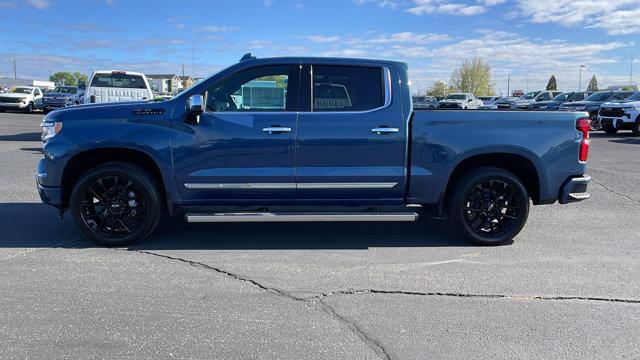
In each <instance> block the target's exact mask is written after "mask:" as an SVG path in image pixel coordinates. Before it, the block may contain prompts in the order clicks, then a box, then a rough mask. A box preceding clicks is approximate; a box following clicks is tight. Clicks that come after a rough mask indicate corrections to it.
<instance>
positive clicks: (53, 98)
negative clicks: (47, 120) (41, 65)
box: [42, 86, 84, 112]
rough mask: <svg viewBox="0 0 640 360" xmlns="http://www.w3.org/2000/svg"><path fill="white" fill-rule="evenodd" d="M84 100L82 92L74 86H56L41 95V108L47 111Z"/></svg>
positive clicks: (78, 103)
mask: <svg viewBox="0 0 640 360" xmlns="http://www.w3.org/2000/svg"><path fill="white" fill-rule="evenodd" d="M83 102H84V93H83V92H82V91H79V90H78V87H76V86H56V88H55V89H54V90H53V91H49V92H46V93H45V94H44V96H43V97H42V110H44V112H48V111H50V110H55V109H59V108H63V107H67V106H71V105H80V104H82V103H83Z"/></svg>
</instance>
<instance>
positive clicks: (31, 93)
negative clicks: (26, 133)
mask: <svg viewBox="0 0 640 360" xmlns="http://www.w3.org/2000/svg"><path fill="white" fill-rule="evenodd" d="M35 109H42V90H40V88H39V87H35V86H14V87H12V88H11V89H10V90H9V91H8V92H6V93H2V95H0V111H5V110H20V111H24V112H26V113H32V112H33V110H35Z"/></svg>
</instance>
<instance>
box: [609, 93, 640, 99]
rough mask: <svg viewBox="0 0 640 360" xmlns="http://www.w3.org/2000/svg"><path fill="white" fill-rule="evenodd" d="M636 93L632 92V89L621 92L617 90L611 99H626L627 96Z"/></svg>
mask: <svg viewBox="0 0 640 360" xmlns="http://www.w3.org/2000/svg"><path fill="white" fill-rule="evenodd" d="M634 94H636V93H635V92H630V91H621V92H617V93H614V94H613V96H612V97H611V100H625V99H626V98H628V97H630V96H631V95H634Z"/></svg>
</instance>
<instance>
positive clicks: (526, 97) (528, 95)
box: [520, 91, 539, 100]
mask: <svg viewBox="0 0 640 360" xmlns="http://www.w3.org/2000/svg"><path fill="white" fill-rule="evenodd" d="M538 94H539V93H538V92H535V91H532V92H528V93H526V94H524V95H522V96H521V97H520V99H522V100H531V99H533V98H534V97H536V95H538Z"/></svg>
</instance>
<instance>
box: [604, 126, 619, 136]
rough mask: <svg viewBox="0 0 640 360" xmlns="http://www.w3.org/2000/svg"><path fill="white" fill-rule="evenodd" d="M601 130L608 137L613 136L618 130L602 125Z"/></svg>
mask: <svg viewBox="0 0 640 360" xmlns="http://www.w3.org/2000/svg"><path fill="white" fill-rule="evenodd" d="M602 130H604V132H605V133H607V134H609V135H615V134H616V133H617V132H618V129H616V128H614V127H613V125H609V124H607V125H604V126H603V127H602Z"/></svg>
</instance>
